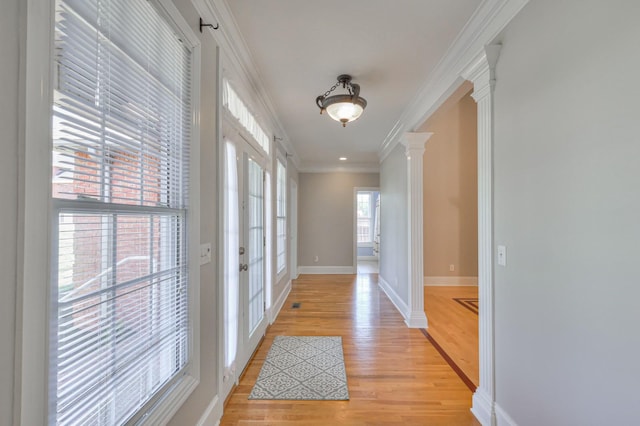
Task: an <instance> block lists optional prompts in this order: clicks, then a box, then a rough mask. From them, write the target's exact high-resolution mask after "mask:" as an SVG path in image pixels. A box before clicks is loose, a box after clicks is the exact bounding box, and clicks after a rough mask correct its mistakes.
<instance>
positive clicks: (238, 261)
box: [222, 140, 268, 395]
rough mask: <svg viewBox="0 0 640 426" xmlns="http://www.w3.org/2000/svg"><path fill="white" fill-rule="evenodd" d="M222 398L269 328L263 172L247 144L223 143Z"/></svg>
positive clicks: (257, 157)
mask: <svg viewBox="0 0 640 426" xmlns="http://www.w3.org/2000/svg"><path fill="white" fill-rule="evenodd" d="M224 180H225V185H224V216H225V217H224V250H223V251H222V253H223V256H224V258H225V260H224V269H225V270H224V278H225V279H224V286H223V294H224V346H225V348H224V349H225V360H224V361H225V362H224V364H225V365H224V376H223V392H224V394H225V395H226V394H227V393H228V392H229V391H230V390H231V388H232V387H233V383H234V382H236V381H237V379H238V377H239V376H240V374H241V373H242V371H243V370H244V368H245V366H246V365H247V363H248V361H249V359H250V358H251V356H252V354H253V352H254V351H255V349H256V348H257V346H258V344H259V343H260V340H261V339H262V336H264V333H265V331H266V328H267V323H268V320H267V317H266V315H265V293H266V292H265V283H266V279H265V277H266V272H267V265H266V263H267V262H266V260H265V235H266V232H265V224H266V220H265V212H266V208H265V207H266V206H265V169H264V159H262V158H261V157H260V156H259V155H258V154H257V152H256V151H255V150H254V149H253V148H252V147H251V146H250V145H248V144H246V143H245V144H243V143H240V144H236V143H235V142H233V141H230V140H227V141H226V142H225V171H224Z"/></svg>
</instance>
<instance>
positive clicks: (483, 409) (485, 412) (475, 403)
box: [471, 387, 495, 426]
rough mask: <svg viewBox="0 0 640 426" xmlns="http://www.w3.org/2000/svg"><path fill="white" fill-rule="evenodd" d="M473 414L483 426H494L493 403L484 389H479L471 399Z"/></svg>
mask: <svg viewBox="0 0 640 426" xmlns="http://www.w3.org/2000/svg"><path fill="white" fill-rule="evenodd" d="M471 412H472V413H473V415H474V416H475V417H476V419H478V421H479V422H480V424H481V425H482V426H494V425H495V423H494V419H493V417H494V413H493V403H492V402H491V398H490V397H489V395H487V393H486V392H484V391H483V390H482V388H480V387H478V388H477V389H476V391H475V392H474V393H473V397H472V399H471Z"/></svg>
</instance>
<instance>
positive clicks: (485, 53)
mask: <svg viewBox="0 0 640 426" xmlns="http://www.w3.org/2000/svg"><path fill="white" fill-rule="evenodd" d="M501 48H502V45H500V44H490V45H488V46H485V47H484V49H483V50H482V51H481V52H480V53H479V54H478V55H477V56H476V57H475V58H474V59H473V60H472V61H471V62H470V63H469V65H468V66H467V67H466V68H465V69H464V70H463V71H462V72H461V73H460V74H461V76H462V78H464V79H465V80H468V81H470V82H472V83H473V94H472V95H471V96H473V99H475V101H476V102H479V101H480V99H482V98H484V97H485V96H487V95H488V94H489V93H490V92H491V91H492V89H493V87H494V85H495V82H496V77H495V69H496V63H497V62H498V57H499V56H500V49H501Z"/></svg>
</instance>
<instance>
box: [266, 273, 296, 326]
mask: <svg viewBox="0 0 640 426" xmlns="http://www.w3.org/2000/svg"><path fill="white" fill-rule="evenodd" d="M289 293H291V280H289V281H288V282H287V284H286V285H285V286H284V290H282V293H280V296H279V297H278V300H276V302H275V303H274V304H273V305H272V306H271V309H269V324H273V322H274V321H275V320H276V318H277V317H278V314H279V313H280V310H281V309H282V306H284V302H285V301H286V300H287V297H288V296H289Z"/></svg>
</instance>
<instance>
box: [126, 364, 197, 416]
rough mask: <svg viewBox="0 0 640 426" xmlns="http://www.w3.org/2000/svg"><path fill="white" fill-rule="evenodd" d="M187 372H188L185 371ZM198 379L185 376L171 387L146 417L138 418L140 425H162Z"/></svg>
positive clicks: (180, 404)
mask: <svg viewBox="0 0 640 426" xmlns="http://www.w3.org/2000/svg"><path fill="white" fill-rule="evenodd" d="M187 374H189V373H187ZM199 383H200V381H199V380H198V379H196V378H195V377H193V376H192V375H187V376H185V377H184V378H183V379H182V380H181V381H180V382H178V384H177V385H176V387H175V388H173V389H171V390H170V391H169V392H168V393H167V394H166V396H165V398H163V399H161V400H160V401H159V403H158V405H157V406H156V407H154V408H152V409H151V410H150V411H149V412H148V415H147V416H146V417H143V418H142V419H140V421H139V423H137V424H140V425H164V424H167V423H168V422H169V420H171V418H172V417H173V416H174V415H175V414H176V413H177V412H178V410H179V409H180V407H181V406H182V404H184V402H185V401H186V400H187V398H189V395H191V392H193V391H194V390H195V389H196V387H198V384H199Z"/></svg>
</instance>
